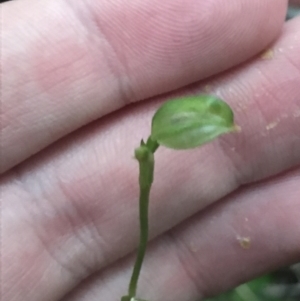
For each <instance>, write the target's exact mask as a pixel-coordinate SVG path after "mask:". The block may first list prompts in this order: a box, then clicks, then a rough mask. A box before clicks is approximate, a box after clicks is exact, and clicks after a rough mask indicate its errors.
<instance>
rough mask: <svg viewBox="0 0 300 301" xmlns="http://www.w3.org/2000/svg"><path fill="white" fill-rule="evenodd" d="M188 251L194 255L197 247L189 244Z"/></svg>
mask: <svg viewBox="0 0 300 301" xmlns="http://www.w3.org/2000/svg"><path fill="white" fill-rule="evenodd" d="M189 249H190V251H191V252H193V253H196V252H197V251H198V249H197V247H196V246H195V244H194V243H193V242H191V243H190V246H189Z"/></svg>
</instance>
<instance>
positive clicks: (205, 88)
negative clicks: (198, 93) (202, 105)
mask: <svg viewBox="0 0 300 301" xmlns="http://www.w3.org/2000/svg"><path fill="white" fill-rule="evenodd" d="M211 90H212V87H211V85H208V84H207V85H205V87H204V92H205V93H211Z"/></svg>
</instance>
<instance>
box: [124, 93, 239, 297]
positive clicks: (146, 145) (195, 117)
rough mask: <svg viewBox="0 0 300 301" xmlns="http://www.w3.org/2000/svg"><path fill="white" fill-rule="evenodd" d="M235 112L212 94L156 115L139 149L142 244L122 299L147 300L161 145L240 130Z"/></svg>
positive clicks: (182, 145)
mask: <svg viewBox="0 0 300 301" xmlns="http://www.w3.org/2000/svg"><path fill="white" fill-rule="evenodd" d="M238 130H239V127H238V126H236V125H235V123H234V114H233V112H232V110H231V108H230V107H229V105H228V104H226V103H225V102H224V101H223V100H221V99H219V98H217V97H215V96H212V95H199V96H190V97H184V98H177V99H173V100H170V101H167V102H166V103H164V104H163V105H162V106H161V107H160V108H159V109H158V110H157V111H156V113H155V114H154V116H153V118H152V127H151V135H150V137H149V138H148V140H147V141H146V142H144V141H143V140H142V141H141V143H140V146H139V147H138V148H137V149H136V150H135V158H136V159H137V160H138V162H139V186H140V198H139V216H140V243H139V247H138V251H137V257H136V261H135V265H134V268H133V272H132V276H131V279H130V283H129V288H128V294H127V295H126V296H123V297H122V298H121V301H145V300H142V299H138V298H137V297H136V293H137V283H138V279H139V275H140V271H141V267H142V263H143V260H144V257H145V253H146V247H147V242H148V232H149V223H148V208H149V195H150V190H151V186H152V183H153V174H154V153H155V151H156V150H157V149H158V147H159V146H160V145H163V146H165V147H169V148H172V149H190V148H195V147H198V146H201V145H203V144H205V143H208V142H210V141H212V140H214V139H215V138H217V137H218V136H220V135H222V134H225V133H230V132H234V131H238Z"/></svg>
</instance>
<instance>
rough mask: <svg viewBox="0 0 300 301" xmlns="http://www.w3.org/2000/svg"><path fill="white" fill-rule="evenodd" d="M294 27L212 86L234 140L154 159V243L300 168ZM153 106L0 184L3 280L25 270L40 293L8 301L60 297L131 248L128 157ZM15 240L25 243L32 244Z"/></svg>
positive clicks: (132, 194) (133, 180)
mask: <svg viewBox="0 0 300 301" xmlns="http://www.w3.org/2000/svg"><path fill="white" fill-rule="evenodd" d="M299 28H300V19H294V20H293V21H291V22H288V23H287V24H286V25H285V28H284V32H283V36H282V37H281V39H280V40H279V41H278V43H276V45H274V46H273V48H272V51H269V56H267V59H266V55H265V54H264V55H263V56H260V57H258V58H257V59H256V60H254V61H253V62H252V63H249V64H248V65H245V66H243V67H241V68H239V69H238V70H235V71H234V72H232V73H231V74H227V75H224V76H223V77H221V78H219V79H215V81H212V82H211V85H212V87H211V89H213V92H216V93H218V94H220V95H223V96H224V97H225V99H226V100H228V101H229V102H230V104H231V105H232V106H233V108H234V110H235V111H236V113H237V117H238V118H237V121H238V123H239V124H240V125H241V126H242V129H243V130H242V132H241V133H240V134H237V135H231V136H226V137H224V138H222V139H220V140H219V141H217V142H216V143H212V144H209V145H206V146H205V147H203V148H201V149H199V150H194V151H191V152H188V153H187V152H174V151H171V150H170V151H169V150H166V149H161V150H160V151H159V152H158V154H157V159H156V174H155V185H154V187H153V193H152V195H151V198H152V200H151V208H150V218H151V220H155V223H153V224H152V229H151V230H152V237H155V236H157V235H159V234H161V233H162V232H164V231H167V230H169V229H170V228H171V227H173V226H175V225H176V224H178V223H180V222H182V221H183V220H185V219H187V218H188V217H190V216H192V215H194V214H195V213H196V212H197V211H199V210H201V209H202V208H204V207H205V206H207V205H209V204H211V203H212V202H214V201H216V200H218V199H220V198H221V197H223V196H225V195H226V194H228V193H230V192H232V191H233V190H235V189H236V188H237V187H238V186H239V185H241V184H244V183H250V182H252V181H257V180H259V179H262V178H263V177H269V176H271V175H274V174H277V173H279V172H282V171H283V170H286V169H288V168H290V167H292V166H295V165H296V164H300V157H299V154H300V137H299V132H298V130H297V129H298V128H299V126H300V118H299V117H300V103H299V95H300V88H299V84H298V77H299V67H300V61H299V59H300V58H299V50H300V42H299V41H300V38H299V34H300V31H299ZM270 52H271V53H272V56H271V57H270ZM269 74H271V75H272V78H270V77H269V76H267V75H269ZM195 89H196V88H195ZM269 91H271V92H272V93H270V92H269ZM155 107H157V104H156V103H145V104H143V106H137V107H136V108H134V109H130V110H129V108H128V110H127V111H126V110H124V111H123V112H119V113H116V114H114V115H112V116H110V118H106V119H103V120H101V121H100V122H99V123H96V124H94V126H90V127H86V128H85V129H83V130H82V131H80V132H78V133H77V135H74V136H70V138H69V140H68V141H66V142H64V141H61V143H58V144H57V145H56V146H53V148H49V149H48V150H47V152H45V153H44V154H41V156H40V157H37V158H35V160H31V161H28V162H27V164H24V165H22V166H20V167H19V168H16V169H15V170H14V171H13V172H11V174H10V175H7V178H6V180H5V181H6V182H3V183H2V195H3V199H4V200H5V203H4V205H3V207H4V208H7V209H5V210H7V212H8V213H7V214H6V215H5V214H4V216H7V217H6V220H4V221H3V224H4V225H5V227H6V228H5V232H4V233H5V243H4V245H6V246H14V249H13V250H12V249H11V247H7V248H6V250H5V252H4V254H5V257H4V258H5V259H4V260H3V262H4V263H5V265H6V267H7V270H8V272H7V275H8V276H10V277H8V279H13V276H14V277H17V278H18V276H15V275H20V274H21V273H20V270H23V269H24V270H28V269H29V267H30V268H31V270H30V276H29V275H26V276H27V277H26V278H24V279H23V278H18V280H19V284H18V286H19V287H20V286H21V283H23V285H24V287H32V285H33V284H34V285H38V288H39V289H37V290H35V291H30V292H28V293H27V294H24V293H21V292H22V290H20V289H16V288H15V289H14V290H13V291H10V292H9V293H7V297H9V298H8V299H9V300H14V298H15V300H14V301H19V300H22V301H27V300H31V301H35V300H41V298H44V299H43V300H45V301H48V300H49V301H50V300H53V298H54V297H53V296H54V295H53V294H55V298H58V296H60V297H62V296H63V295H64V294H65V293H66V292H67V291H68V290H70V289H72V288H73V287H74V286H75V285H76V284H77V283H78V282H79V281H80V280H81V279H84V278H85V277H86V276H88V275H90V274H91V273H93V272H94V271H95V270H96V269H101V268H104V267H106V266H107V265H108V264H109V263H112V262H114V261H115V260H117V259H118V258H120V257H123V256H125V255H126V254H127V253H128V252H130V251H132V250H133V249H134V248H135V246H136V241H137V237H138V218H137V215H138V209H137V203H136V198H137V194H138V187H137V164H136V163H135V162H134V160H129V158H130V156H131V155H132V153H133V148H134V147H135V146H136V143H137V141H140V139H141V138H142V137H146V135H148V133H149V132H148V131H149V122H150V119H151V116H152V114H153V111H154V109H155ZM3 181H4V180H3ZM20 208H24V209H22V211H21V209H20ZM11 211H13V212H14V214H11V213H10V212H11ZM19 211H20V212H19ZM11 224H13V225H14V226H11ZM28 224H29V225H30V226H28ZM17 237H20V238H21V237H30V240H29V241H30V246H28V245H26V244H24V242H23V240H22V239H17ZM20 250H22V252H20ZM23 253H26V254H27V258H28V257H30V260H28V259H27V260H24V258H23V255H22V254H23ZM7 254H8V255H9V256H8V255H7ZM29 255H30V256H29ZM12 261H13V262H12ZM33 262H35V263H36V265H33V264H32V263H33ZM45 270H47V273H48V278H47V281H46V280H45V279H44V278H43V277H42V275H43V274H42V273H43V271H45ZM58 274H60V277H58V276H57V275H58ZM15 282H16V281H14V283H15ZM7 283H8V286H9V284H10V285H11V280H7ZM24 283H25V284H24ZM18 294H20V295H18ZM20 296H21V297H22V298H21V297H20ZM45 296H47V297H45ZM18 298H21V299H18ZM46 298H48V299H46Z"/></svg>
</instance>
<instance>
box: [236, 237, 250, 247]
mask: <svg viewBox="0 0 300 301" xmlns="http://www.w3.org/2000/svg"><path fill="white" fill-rule="evenodd" d="M237 240H238V241H239V243H240V246H241V247H242V248H243V249H246V250H248V249H250V247H251V239H250V237H240V236H238V237H237Z"/></svg>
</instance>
